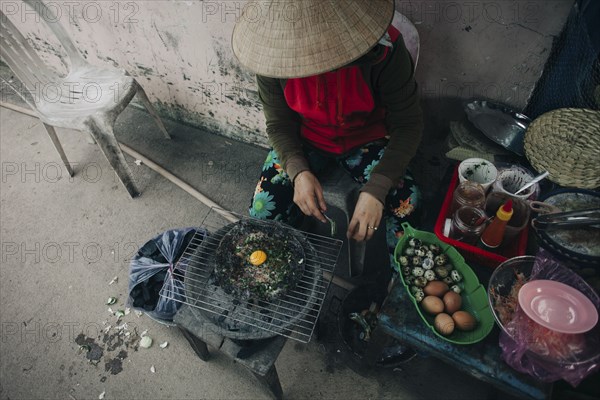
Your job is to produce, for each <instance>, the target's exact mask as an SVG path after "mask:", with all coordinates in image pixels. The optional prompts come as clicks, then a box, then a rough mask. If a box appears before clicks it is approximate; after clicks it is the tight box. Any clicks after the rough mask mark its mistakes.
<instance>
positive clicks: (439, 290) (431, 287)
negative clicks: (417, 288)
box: [423, 281, 449, 297]
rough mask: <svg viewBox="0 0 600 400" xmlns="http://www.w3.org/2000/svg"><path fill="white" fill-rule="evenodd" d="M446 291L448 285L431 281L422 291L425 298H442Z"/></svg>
mask: <svg viewBox="0 0 600 400" xmlns="http://www.w3.org/2000/svg"><path fill="white" fill-rule="evenodd" d="M448 290H449V288H448V285H446V284H445V283H444V282H441V281H431V282H429V283H428V284H427V286H425V288H424V289H423V291H424V292H425V294H426V295H427V296H437V297H442V296H443V295H444V294H445V293H446V292H447V291H448Z"/></svg>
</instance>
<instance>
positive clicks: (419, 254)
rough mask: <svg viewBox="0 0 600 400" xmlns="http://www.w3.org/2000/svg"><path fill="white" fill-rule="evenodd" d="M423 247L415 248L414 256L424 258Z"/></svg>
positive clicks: (424, 251)
mask: <svg viewBox="0 0 600 400" xmlns="http://www.w3.org/2000/svg"><path fill="white" fill-rule="evenodd" d="M426 252H427V251H426V250H425V247H415V255H416V256H419V257H425V253H426Z"/></svg>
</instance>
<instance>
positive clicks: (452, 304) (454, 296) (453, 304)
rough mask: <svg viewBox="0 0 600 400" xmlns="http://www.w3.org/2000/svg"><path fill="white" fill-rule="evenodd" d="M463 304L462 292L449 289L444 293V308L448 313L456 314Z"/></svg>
mask: <svg viewBox="0 0 600 400" xmlns="http://www.w3.org/2000/svg"><path fill="white" fill-rule="evenodd" d="M461 306H462V297H460V294H458V293H456V292H453V291H449V292H447V293H446V294H445V295H444V309H445V311H446V312H447V313H448V314H450V315H452V314H454V313H455V312H457V311H458V310H460V307H461Z"/></svg>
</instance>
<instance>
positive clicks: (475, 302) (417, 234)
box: [394, 222, 494, 344]
mask: <svg viewBox="0 0 600 400" xmlns="http://www.w3.org/2000/svg"><path fill="white" fill-rule="evenodd" d="M402 228H403V229H404V236H402V238H401V239H400V241H399V242H398V244H397V245H396V250H395V251H394V260H395V267H394V268H395V269H396V271H398V274H399V275H400V278H401V279H402V284H403V285H404V287H405V288H406V292H407V293H408V296H409V298H410V299H411V301H412V302H413V304H414V305H415V307H416V309H417V312H418V313H419V315H420V316H421V318H422V319H423V322H424V323H425V324H426V325H427V326H428V327H429V329H431V331H432V332H433V333H434V334H436V335H437V336H438V337H440V338H441V339H444V340H446V341H448V342H451V343H455V344H473V343H477V342H479V341H481V340H483V339H484V338H485V337H486V336H487V335H488V334H489V333H490V332H491V330H492V328H493V327H494V316H493V315H492V311H491V310H490V305H489V303H488V296H487V292H486V291H485V288H484V287H483V286H482V285H481V284H480V283H479V279H477V276H476V275H475V273H474V272H473V270H472V269H471V268H470V267H469V266H468V265H467V264H466V263H465V260H464V258H463V257H462V256H461V255H460V253H459V252H458V251H457V250H456V249H455V248H454V247H452V246H450V245H449V244H446V243H444V242H442V241H440V240H439V239H438V238H437V236H435V234H433V233H430V232H423V231H418V230H416V229H414V228H413V227H412V226H410V224H408V223H406V222H405V223H403V224H402ZM411 237H414V238H417V239H419V240H420V241H422V242H423V243H427V244H437V245H438V246H440V248H441V249H442V251H443V252H444V253H445V254H446V255H447V256H448V258H449V259H450V261H451V262H452V265H453V266H454V269H456V270H457V271H458V272H460V274H461V275H462V276H463V279H462V281H461V282H460V284H459V286H461V288H462V292H461V293H460V295H461V297H462V308H461V309H462V310H465V311H468V312H469V313H471V315H473V316H474V317H475V319H477V328H475V330H472V331H470V332H462V331H459V330H457V329H456V330H454V332H453V333H452V334H451V335H449V336H443V335H441V334H440V333H438V332H437V331H436V330H435V328H434V325H433V321H434V318H435V317H434V316H432V315H429V314H427V313H424V312H423V311H422V310H421V307H420V306H419V303H417V300H416V299H415V298H414V296H413V295H412V294H411V293H410V290H409V287H408V285H407V284H406V282H405V281H404V277H403V276H402V273H401V272H400V264H398V256H400V255H401V254H402V253H403V251H404V248H405V247H406V246H408V240H409V239H410V238H411Z"/></svg>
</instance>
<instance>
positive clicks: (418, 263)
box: [411, 256, 423, 267]
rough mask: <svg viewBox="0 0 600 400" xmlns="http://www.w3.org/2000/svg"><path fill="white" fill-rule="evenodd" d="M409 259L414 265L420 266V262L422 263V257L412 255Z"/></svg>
mask: <svg viewBox="0 0 600 400" xmlns="http://www.w3.org/2000/svg"><path fill="white" fill-rule="evenodd" d="M411 261H412V265H414V266H415V267H420V266H421V264H423V259H422V258H421V257H419V256H414V257H413V258H412V260H411Z"/></svg>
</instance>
